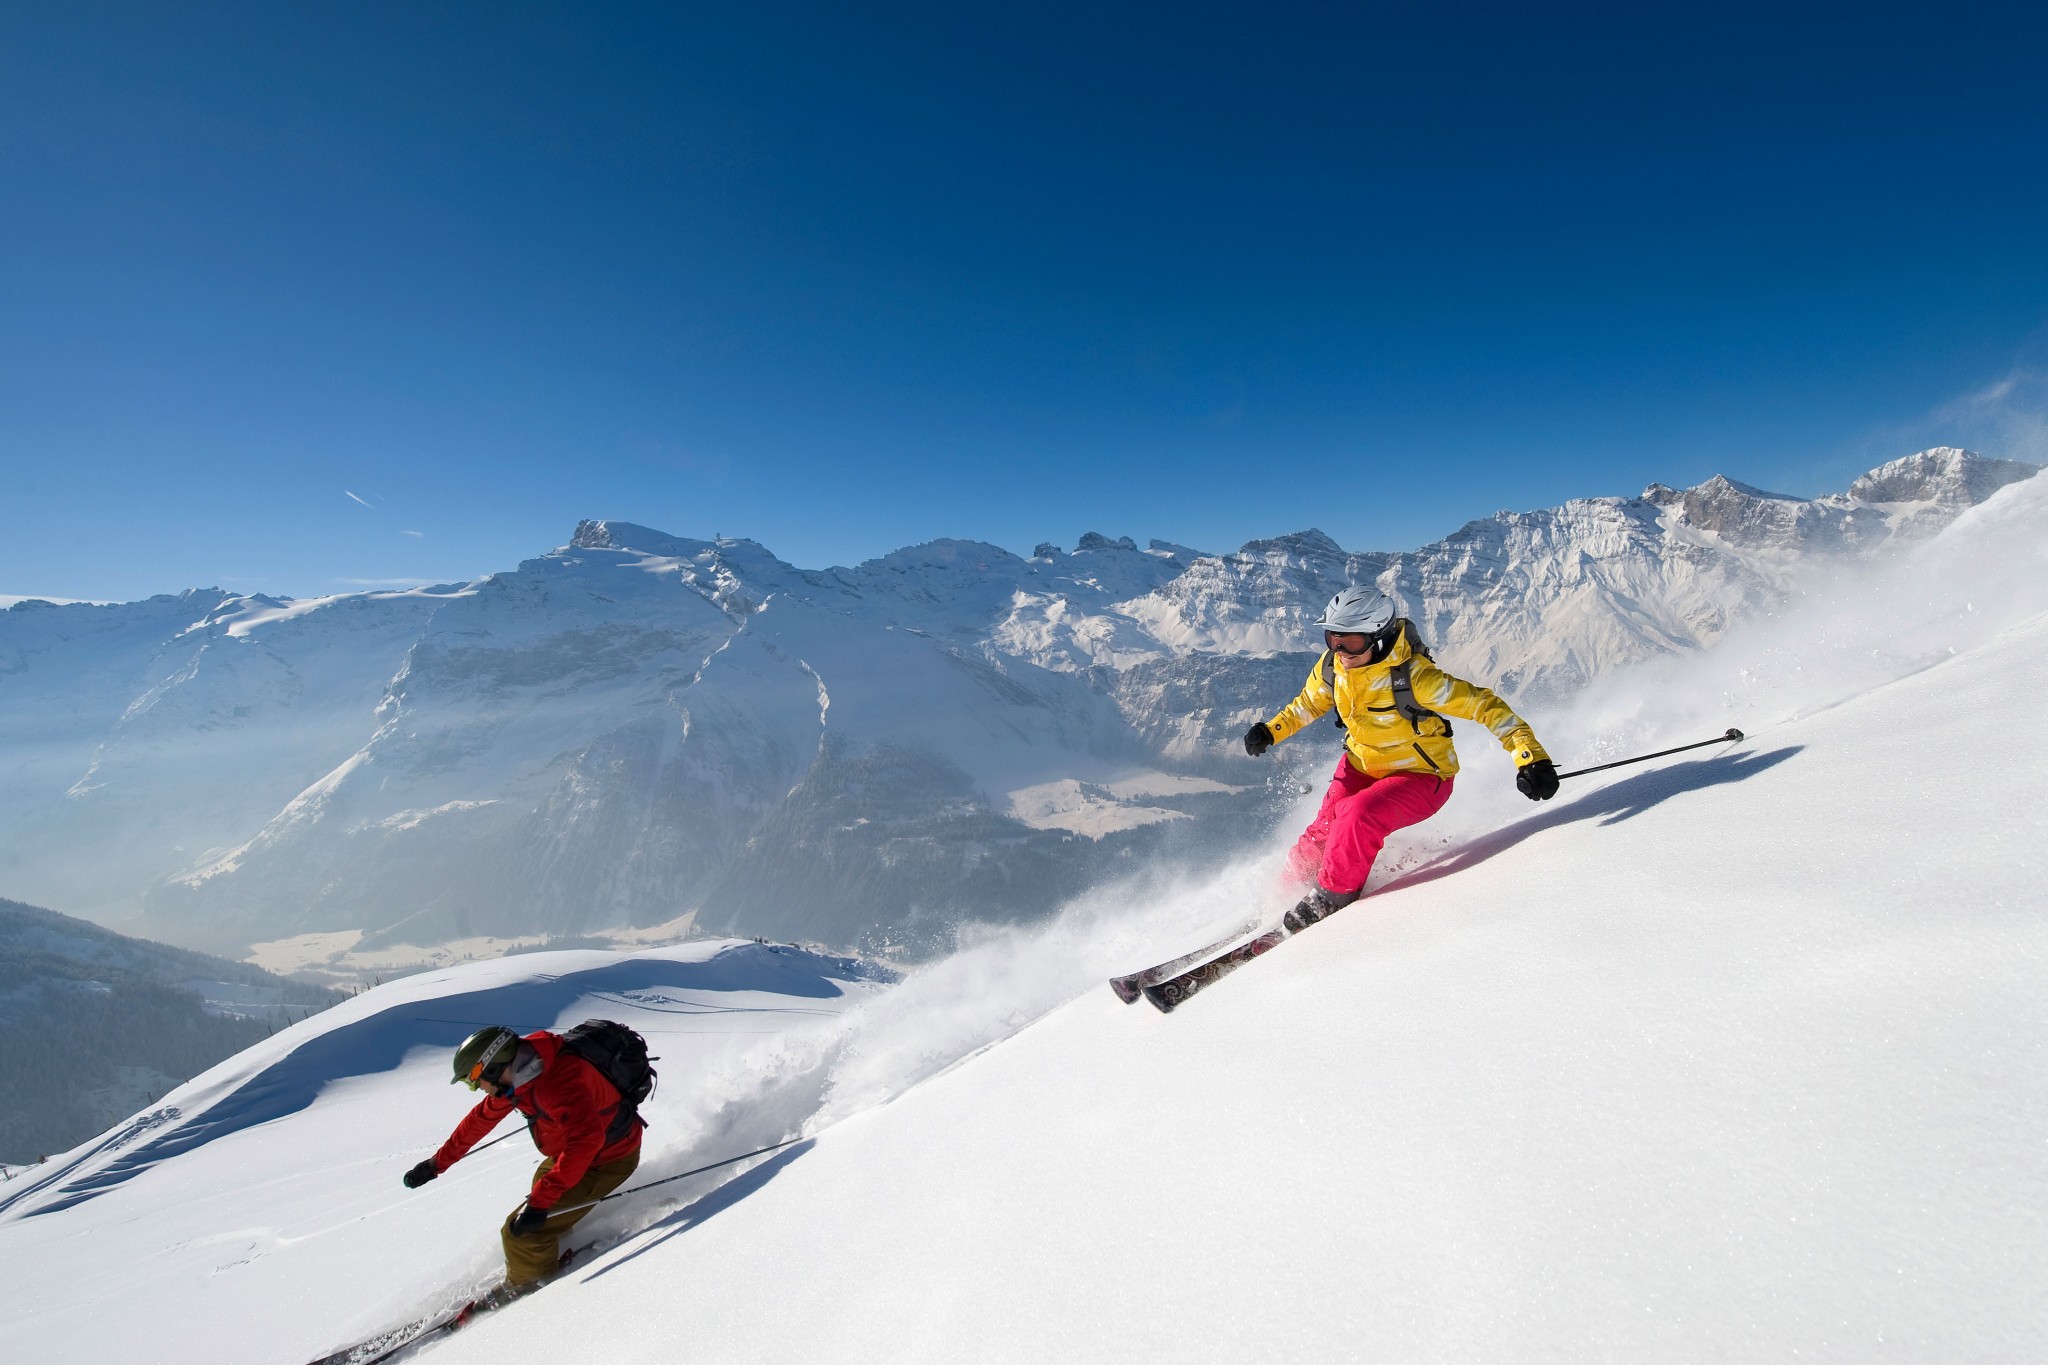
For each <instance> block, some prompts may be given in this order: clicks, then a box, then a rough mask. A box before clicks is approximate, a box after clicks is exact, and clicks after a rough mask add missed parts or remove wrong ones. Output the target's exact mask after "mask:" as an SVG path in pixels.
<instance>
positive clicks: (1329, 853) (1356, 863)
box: [1287, 754, 1451, 896]
mask: <svg viewBox="0 0 2048 1365" xmlns="http://www.w3.org/2000/svg"><path fill="white" fill-rule="evenodd" d="M1450 799H1451V779H1450V778H1448V777H1432V776H1428V775H1426V774H1423V773H1389V774H1388V775H1387V776H1385V777H1367V776H1366V775H1365V774H1364V773H1362V772H1360V771H1358V769H1356V768H1354V767H1352V766H1351V757H1350V755H1348V754H1346V755H1343V756H1341V757H1339V758H1338V760H1337V771H1336V773H1335V775H1333V776H1332V777H1331V778H1330V789H1329V790H1328V791H1327V792H1325V793H1323V805H1322V809H1321V810H1318V811H1317V812H1316V818H1315V819H1313V820H1311V821H1309V826H1308V828H1307V829H1305V830H1303V831H1302V832H1301V838H1300V839H1298V840H1296V841H1295V845H1294V850H1293V852H1291V853H1289V854H1288V855H1287V871H1288V873H1289V875H1291V876H1292V877H1293V878H1294V879H1295V880H1297V881H1304V882H1308V881H1313V882H1315V883H1317V884H1318V885H1320V886H1321V887H1322V888H1323V890H1325V891H1332V892H1335V893H1336V894H1338V895H1340V896H1348V895H1354V894H1356V893H1357V892H1360V891H1363V890H1364V889H1365V879H1366V877H1367V876H1369V875H1371V873H1372V864H1373V860H1374V859H1375V858H1377V857H1379V856H1380V849H1381V848H1383V847H1385V845H1386V842H1387V836H1388V835H1389V834H1392V833H1393V832H1394V831H1395V830H1397V829H1405V828H1407V827H1408V826H1409V825H1419V824H1421V823H1422V822H1423V821H1424V820H1427V819H1428V818H1429V817H1430V816H1432V815H1435V814H1436V813H1437V812H1438V811H1440V810H1442V809H1443V807H1444V802H1446V801H1448V800H1450Z"/></svg>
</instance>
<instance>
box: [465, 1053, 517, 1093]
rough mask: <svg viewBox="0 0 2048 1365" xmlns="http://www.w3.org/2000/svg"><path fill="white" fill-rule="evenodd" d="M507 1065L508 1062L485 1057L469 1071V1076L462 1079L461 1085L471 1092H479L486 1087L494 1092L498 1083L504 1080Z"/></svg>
mask: <svg viewBox="0 0 2048 1365" xmlns="http://www.w3.org/2000/svg"><path fill="white" fill-rule="evenodd" d="M494 1062H495V1064H493V1063H494ZM509 1065H511V1063H510V1061H509V1060H498V1059H494V1058H491V1057H486V1058H484V1059H483V1060H482V1061H480V1062H478V1063H477V1064H476V1065H475V1066H473V1067H471V1068H470V1069H469V1074H468V1075H467V1076H464V1077H463V1078H462V1083H463V1084H464V1085H467V1086H468V1087H469V1088H470V1089H471V1090H481V1089H483V1088H484V1087H485V1086H486V1085H488V1086H490V1087H491V1088H492V1089H493V1090H495V1089H497V1087H498V1083H499V1082H500V1081H502V1080H503V1079H504V1078H505V1068H506V1067H507V1066H509Z"/></svg>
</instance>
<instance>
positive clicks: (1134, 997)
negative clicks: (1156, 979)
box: [1109, 976, 1144, 1005]
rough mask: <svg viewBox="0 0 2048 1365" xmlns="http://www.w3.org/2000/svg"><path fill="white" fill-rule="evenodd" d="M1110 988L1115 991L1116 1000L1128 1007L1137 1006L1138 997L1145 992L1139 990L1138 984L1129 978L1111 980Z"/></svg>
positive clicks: (1121, 977)
mask: <svg viewBox="0 0 2048 1365" xmlns="http://www.w3.org/2000/svg"><path fill="white" fill-rule="evenodd" d="M1109 988H1110V989H1111V990H1113V991H1115V992H1116V998H1117V999H1119V1000H1121V1001H1123V1002H1124V1003H1125V1004H1126V1005H1135V1004H1137V1003H1138V997H1139V996H1140V995H1142V994H1144V992H1142V991H1140V990H1139V989H1138V983H1137V982H1135V981H1133V980H1131V978H1129V977H1128V976H1119V977H1113V978H1111V979H1110V983H1109Z"/></svg>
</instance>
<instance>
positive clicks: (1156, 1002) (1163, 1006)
mask: <svg viewBox="0 0 2048 1365" xmlns="http://www.w3.org/2000/svg"><path fill="white" fill-rule="evenodd" d="M1145 998H1146V999H1147V1000H1149V1001H1151V1002H1152V1008H1153V1009H1156V1010H1158V1011H1159V1012H1160V1013H1161V1014H1172V1013H1173V1007H1174V1006H1175V1005H1177V1004H1179V1003H1180V1002H1179V1001H1178V1000H1175V999H1174V998H1173V997H1172V996H1170V995H1168V994H1167V993H1166V992H1165V991H1164V990H1162V989H1160V988H1159V987H1157V986H1147V987H1146V988H1145Z"/></svg>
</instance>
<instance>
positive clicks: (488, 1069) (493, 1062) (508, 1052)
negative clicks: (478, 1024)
mask: <svg viewBox="0 0 2048 1365" xmlns="http://www.w3.org/2000/svg"><path fill="white" fill-rule="evenodd" d="M518 1054H519V1035H518V1034H516V1033H514V1032H513V1031H512V1030H511V1029H508V1028H506V1027H505V1026H504V1025H502V1024H493V1025H492V1026H491V1027H489V1028H480V1029H478V1030H477V1031H476V1032H475V1033H472V1034H470V1035H469V1037H467V1038H465V1039H463V1040H462V1046H461V1047H458V1048H456V1049H455V1079H454V1080H451V1081H450V1082H449V1084H450V1085H454V1084H456V1082H458V1081H464V1082H467V1083H468V1085H469V1088H470V1089H471V1090H474V1089H476V1088H477V1082H479V1081H489V1082H490V1083H491V1084H492V1085H496V1084H497V1083H498V1077H500V1076H502V1075H503V1074H504V1073H505V1068H506V1067H508V1066H510V1065H512V1059H513V1058H514V1057H515V1056H517V1055H518Z"/></svg>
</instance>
